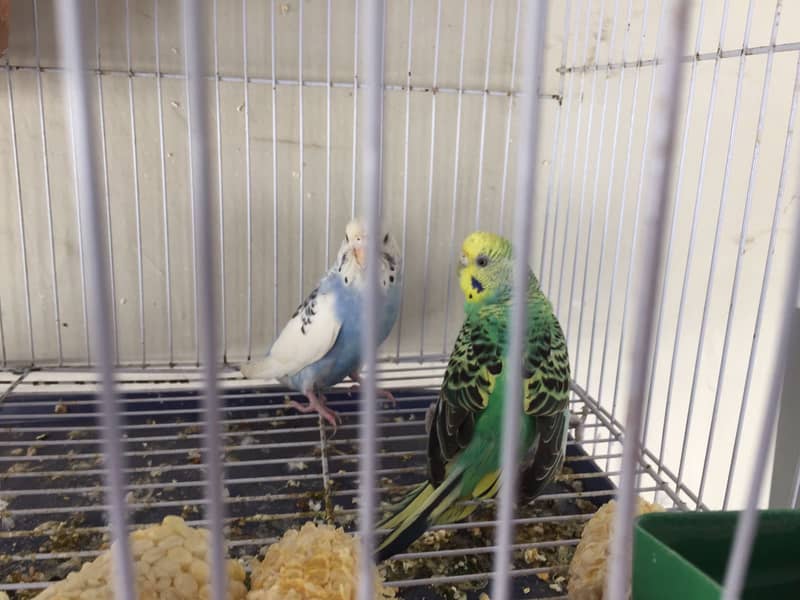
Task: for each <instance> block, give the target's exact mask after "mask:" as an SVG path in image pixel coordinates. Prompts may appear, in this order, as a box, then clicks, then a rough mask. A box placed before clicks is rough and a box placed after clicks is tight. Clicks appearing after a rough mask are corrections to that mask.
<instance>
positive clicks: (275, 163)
mask: <svg viewBox="0 0 800 600" xmlns="http://www.w3.org/2000/svg"><path fill="white" fill-rule="evenodd" d="M275 17H276V13H275V0H270V19H269V31H270V49H271V55H270V60H271V63H272V65H271V67H272V332H273V335H274V336H276V337H277V335H278V333H279V331H280V330H279V329H278V73H277V58H276V51H275Z"/></svg>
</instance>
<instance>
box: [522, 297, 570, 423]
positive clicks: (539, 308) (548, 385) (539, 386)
mask: <svg viewBox="0 0 800 600" xmlns="http://www.w3.org/2000/svg"><path fill="white" fill-rule="evenodd" d="M528 324H529V330H528V354H527V356H526V357H525V363H524V372H523V376H524V378H525V404H524V408H525V413H526V414H529V415H533V416H550V415H555V414H557V413H559V412H561V411H563V410H564V409H565V408H566V406H567V402H568V401H569V378H570V372H569V356H568V354H567V344H566V340H565V339H564V334H563V332H562V331H561V326H560V325H559V323H558V320H557V319H556V317H555V315H554V314H553V311H552V308H551V307H550V303H549V302H548V301H547V299H546V298H544V296H540V299H539V301H533V302H531V303H530V304H529V306H528Z"/></svg>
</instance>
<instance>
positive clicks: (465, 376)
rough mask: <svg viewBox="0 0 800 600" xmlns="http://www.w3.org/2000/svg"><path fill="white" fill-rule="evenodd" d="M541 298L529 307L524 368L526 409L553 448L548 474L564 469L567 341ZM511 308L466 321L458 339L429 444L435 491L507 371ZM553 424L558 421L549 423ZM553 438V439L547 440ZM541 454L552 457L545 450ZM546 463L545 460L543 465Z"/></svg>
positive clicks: (492, 310) (491, 309) (499, 307)
mask: <svg viewBox="0 0 800 600" xmlns="http://www.w3.org/2000/svg"><path fill="white" fill-rule="evenodd" d="M539 294H540V293H537V294H536V295H535V296H534V297H533V298H532V300H531V302H530V304H529V307H528V340H527V348H526V355H525V363H524V365H523V369H524V370H523V376H524V378H525V381H524V382H523V389H524V390H525V399H524V402H523V408H524V411H525V413H526V414H528V415H530V416H531V417H534V418H536V420H537V430H538V431H539V432H540V435H539V444H540V445H541V444H542V443H544V442H545V441H546V444H547V445H553V449H554V450H556V452H555V454H556V455H558V454H561V455H562V457H561V459H557V457H555V460H554V461H548V464H549V463H550V462H552V465H551V467H550V468H548V469H547V471H548V472H552V471H555V470H557V469H558V468H560V460H563V451H561V452H559V451H558V448H559V447H560V446H563V444H561V442H560V440H561V439H562V438H563V439H566V438H565V434H563V435H562V434H561V430H562V427H561V422H562V419H563V417H564V415H563V414H562V413H564V410H565V409H566V408H567V402H568V392H569V359H568V356H567V348H566V343H565V340H564V335H563V333H562V331H561V327H560V326H559V324H558V321H557V319H556V318H555V316H554V315H553V313H552V309H551V308H550V304H549V302H548V301H547V300H546V299H545V298H544V297H543V296H541V295H539ZM507 318H508V307H507V306H506V305H492V306H486V307H484V308H482V309H481V310H480V311H478V313H477V314H476V315H474V316H473V317H472V318H468V319H467V320H466V321H465V322H464V325H463V326H462V328H461V331H460V332H459V334H458V337H457V338H456V343H455V347H454V349H453V353H452V354H451V355H450V361H449V362H448V365H447V369H446V371H445V375H444V379H443V382H442V387H441V391H440V393H439V398H438V400H437V403H436V407H435V409H434V418H433V420H432V430H431V432H430V435H429V438H428V464H429V470H430V472H429V476H430V480H431V482H432V483H433V484H434V485H438V484H439V483H441V481H442V480H443V479H444V476H445V467H446V465H447V463H448V462H449V461H450V460H452V459H453V458H454V457H455V456H456V455H457V454H458V453H459V452H460V451H461V450H462V449H463V448H465V447H466V446H467V444H469V442H470V440H471V439H472V433H473V430H474V427H475V420H476V419H477V417H478V415H479V414H480V413H481V412H482V411H483V410H484V409H485V408H486V405H487V403H488V401H489V397H490V396H491V394H492V391H493V390H494V386H495V381H496V379H497V377H498V376H499V375H500V374H501V373H502V371H503V369H504V366H505V365H504V363H505V360H504V359H505V356H504V349H505V337H506V329H507V327H506V320H507ZM550 421H556V422H555V423H551V422H550ZM550 431H552V432H553V433H555V434H556V435H555V439H553V436H551V435H550V434H549V432H550ZM542 450H544V452H543V454H545V455H550V456H552V454H553V453H552V452H548V451H547V449H546V448H545V447H543V448H542ZM545 458H546V457H545V456H541V457H540V461H541V460H544V459H545Z"/></svg>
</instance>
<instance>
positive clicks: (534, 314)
mask: <svg viewBox="0 0 800 600" xmlns="http://www.w3.org/2000/svg"><path fill="white" fill-rule="evenodd" d="M511 253H512V252H511V243H510V242H509V241H508V240H506V239H504V238H502V237H500V236H498V235H494V234H491V233H485V232H476V233H472V234H470V235H469V236H468V237H467V238H466V239H465V240H464V243H463V245H462V251H461V266H460V269H459V283H460V285H461V289H462V291H463V292H464V296H465V312H466V318H465V319H464V324H463V325H462V326H461V331H460V332H459V334H458V338H457V339H456V342H455V347H454V348H453V353H452V354H451V355H450V360H449V362H448V364H447V370H446V371H445V374H444V380H443V381H442V388H441V391H440V392H439V398H438V399H437V401H436V403H435V405H434V406H433V409H432V413H431V414H430V422H429V428H430V431H429V437H428V481H426V482H425V483H423V484H421V485H420V486H418V487H417V488H416V489H414V490H413V491H412V492H411V493H410V494H409V495H408V496H407V497H406V498H405V500H404V501H402V502H401V503H400V504H399V505H397V506H395V507H393V510H392V514H391V516H390V517H388V518H387V519H385V520H383V521H382V522H381V523H379V524H378V527H379V528H383V529H389V530H391V531H390V532H389V534H388V535H387V536H386V537H385V538H384V539H383V541H382V542H381V544H380V546H379V547H378V550H377V560H378V561H382V560H385V559H387V558H389V557H391V556H392V555H394V554H397V553H399V552H402V551H403V550H405V549H406V548H407V547H408V546H409V545H410V544H411V543H412V542H414V540H416V539H417V538H418V537H420V536H421V535H422V534H423V533H424V532H425V530H426V529H428V527H430V526H432V525H438V524H443V523H452V522H455V521H459V520H462V519H464V518H466V517H467V516H468V515H469V514H470V513H472V512H473V511H474V510H475V508H476V507H475V505H474V504H464V503H463V501H465V500H480V499H486V498H491V497H493V496H494V495H495V494H496V493H497V490H498V488H499V485H500V481H501V476H500V455H501V445H502V444H501V435H502V433H501V431H502V422H503V405H504V402H505V377H506V373H507V370H508V369H507V364H506V363H507V358H506V351H507V345H508V337H509V336H508V323H509V320H510V318H511V281H512V268H513V259H512V256H511ZM527 323H528V338H527V343H526V345H525V357H524V361H523V373H522V376H523V378H524V381H523V385H522V390H523V394H524V397H522V398H520V402H521V404H522V406H521V409H522V410H520V409H519V408H517V407H513V408H514V409H515V410H520V419H519V425H520V436H521V438H520V439H521V443H520V456H519V459H520V465H521V467H522V468H523V469H524V472H523V474H522V480H521V485H522V487H523V488H524V490H525V491H526V493H527V494H529V495H531V496H536V495H538V494H540V493H541V491H542V489H543V488H544V487H545V486H546V485H547V484H548V483H549V482H550V481H551V480H552V479H553V477H554V476H555V475H556V474H557V473H558V472H559V471H560V470H561V466H562V465H563V462H564V454H565V451H566V442H567V428H568V426H569V417H570V413H569V407H568V394H569V381H570V370H569V359H568V356H567V346H566V342H565V340H564V334H563V332H562V330H561V326H560V325H559V323H558V320H557V319H556V317H555V315H554V314H553V309H552V306H551V305H550V302H549V301H548V299H547V298H546V297H545V295H544V293H543V292H542V290H541V289H540V288H539V282H538V281H537V279H536V277H535V276H534V275H533V273H530V278H529V283H528V319H527Z"/></svg>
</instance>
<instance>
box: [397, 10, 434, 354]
mask: <svg viewBox="0 0 800 600" xmlns="http://www.w3.org/2000/svg"><path fill="white" fill-rule="evenodd" d="M441 16H442V0H439V1H438V7H437V11H436V43H435V45H434V49H433V54H434V58H433V87H434V89H435V88H436V84H437V80H438V76H439V24H440V19H441ZM413 41H414V0H409V2H408V50H407V55H406V116H405V129H404V131H403V239H402V242H401V245H400V246H401V247H400V253H401V256H402V257H403V264H407V262H406V244H407V242H408V151H409V146H410V144H409V128H410V124H411V57H412V55H413ZM435 139H436V93H433V94H431V147H430V150H431V158H430V172H429V175H428V177H429V179H428V205H430V204H431V202H432V201H433V198H432V196H433V149H434V141H435ZM403 304H404V302H402V300H401V302H400V310H399V312H398V315H397V349H396V352H395V358H396V360H400V342H401V341H402V338H403ZM420 352H422V351H421V350H420Z"/></svg>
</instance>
